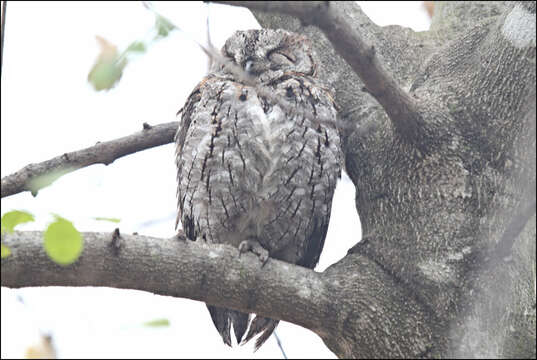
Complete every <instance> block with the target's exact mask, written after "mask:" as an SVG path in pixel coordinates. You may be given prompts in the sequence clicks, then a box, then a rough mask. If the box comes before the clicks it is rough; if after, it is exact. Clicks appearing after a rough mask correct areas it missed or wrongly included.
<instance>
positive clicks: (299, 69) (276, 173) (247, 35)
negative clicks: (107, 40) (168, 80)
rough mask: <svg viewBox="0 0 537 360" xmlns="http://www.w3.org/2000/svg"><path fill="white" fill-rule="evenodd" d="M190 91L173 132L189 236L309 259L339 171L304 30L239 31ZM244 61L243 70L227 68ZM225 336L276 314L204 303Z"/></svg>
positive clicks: (263, 254) (259, 325)
mask: <svg viewBox="0 0 537 360" xmlns="http://www.w3.org/2000/svg"><path fill="white" fill-rule="evenodd" d="M222 55H223V56H224V57H225V59H227V62H228V63H227V64H226V63H222V62H219V63H217V64H216V65H215V67H214V68H213V71H212V72H211V73H210V74H209V75H208V76H207V77H206V78H205V79H204V80H203V81H202V82H201V83H200V84H199V85H198V86H197V87H196V88H195V89H194V91H193V92H192V93H191V94H190V96H189V98H188V100H187V102H186V104H185V106H184V108H183V111H182V118H181V125H180V127H179V130H178V132H177V135H176V149H177V167H178V173H177V178H178V208H179V211H178V219H177V221H179V220H181V222H182V224H183V229H184V231H185V233H186V236H187V237H188V238H189V239H191V240H196V239H203V240H205V241H207V242H210V243H223V244H229V245H232V246H235V247H237V248H239V249H240V251H241V252H242V251H245V250H252V251H253V252H254V253H257V254H258V255H259V257H260V259H261V260H262V261H263V262H264V261H266V259H267V255H268V257H270V258H274V259H279V260H283V261H286V262H289V263H293V264H298V265H301V266H305V267H308V268H313V267H315V265H316V264H317V262H318V261H319V256H320V254H321V250H322V248H323V244H324V239H325V236H326V230H327V228H328V221H329V218H330V209H331V203H332V196H333V193H334V188H335V186H336V181H337V179H338V177H339V175H340V172H341V170H340V150H339V137H338V133H337V129H336V110H335V105H334V102H333V99H332V97H331V96H330V92H329V91H328V90H327V89H325V88H323V87H322V86H321V85H320V83H319V81H318V80H317V79H316V77H315V67H316V65H315V61H316V60H315V55H314V54H313V51H312V48H311V45H310V43H309V40H307V39H306V38H305V37H303V36H301V35H298V34H294V33H289V32H286V31H283V30H250V31H238V32H236V33H235V34H234V35H233V36H232V37H231V38H230V39H228V40H227V42H226V44H225V46H224V48H223V50H222ZM230 63H231V64H235V69H237V68H240V69H243V70H242V71H243V75H246V76H241V74H240V73H239V74H238V73H237V71H236V70H230V69H231V68H232V67H231V66H230V65H229V64H230ZM208 308H209V311H210V313H211V317H212V319H213V322H214V324H215V326H216V328H217V330H218V331H219V333H220V335H221V336H222V339H223V340H224V342H225V343H226V344H228V345H231V337H230V326H231V324H233V328H234V332H235V336H236V339H237V342H238V343H240V342H241V340H242V342H243V343H244V342H246V341H248V340H250V339H251V338H252V337H254V336H255V335H257V334H260V333H261V336H260V337H259V338H258V340H257V341H256V349H257V348H258V347H259V346H261V344H263V342H264V341H265V340H266V339H267V338H268V337H269V336H270V335H271V334H272V332H273V330H274V328H275V327H276V325H277V324H278V320H273V319H269V318H264V317H259V316H256V317H255V318H254V319H253V320H252V321H251V323H250V326H249V330H248V333H247V334H246V336H244V334H245V332H246V330H247V328H248V322H249V314H245V313H241V312H239V311H234V310H229V309H225V308H219V307H215V306H210V305H208Z"/></svg>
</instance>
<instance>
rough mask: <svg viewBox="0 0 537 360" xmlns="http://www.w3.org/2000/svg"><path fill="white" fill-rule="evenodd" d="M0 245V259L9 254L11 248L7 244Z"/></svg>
mask: <svg viewBox="0 0 537 360" xmlns="http://www.w3.org/2000/svg"><path fill="white" fill-rule="evenodd" d="M0 245H2V259H4V258H7V257H8V256H9V255H11V249H10V248H9V247H8V246H7V245H4V244H0Z"/></svg>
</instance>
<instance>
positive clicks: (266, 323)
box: [242, 315, 280, 351]
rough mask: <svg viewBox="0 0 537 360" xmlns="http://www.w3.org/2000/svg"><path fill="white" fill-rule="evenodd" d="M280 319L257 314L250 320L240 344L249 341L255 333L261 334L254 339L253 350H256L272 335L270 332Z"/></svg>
mask: <svg viewBox="0 0 537 360" xmlns="http://www.w3.org/2000/svg"><path fill="white" fill-rule="evenodd" d="M279 322H280V321H279V320H273V319H270V318H266V317H260V316H257V315H256V317H255V318H254V319H253V320H252V323H251V324H250V330H248V334H246V337H245V338H244V340H242V344H245V343H246V342H248V341H250V339H251V338H253V337H254V336H256V335H257V334H261V336H259V337H258V338H257V340H256V341H255V350H254V351H257V350H258V349H259V348H260V347H261V345H263V344H264V343H265V341H267V339H268V338H269V337H270V335H272V332H273V331H274V329H276V326H277V325H278V323H279Z"/></svg>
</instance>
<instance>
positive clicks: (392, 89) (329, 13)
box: [217, 1, 423, 144]
mask: <svg viewBox="0 0 537 360" xmlns="http://www.w3.org/2000/svg"><path fill="white" fill-rule="evenodd" d="M217 2H218V3H222V4H228V5H234V6H244V7H247V8H248V9H250V10H258V11H264V12H270V13H279V14H286V15H291V16H295V17H297V18H298V19H300V21H301V22H302V23H304V24H306V25H310V24H311V25H315V26H317V27H318V28H319V29H321V30H322V31H323V32H324V34H325V35H326V37H327V38H328V40H330V42H331V43H332V45H333V47H334V49H335V50H336V51H337V52H338V53H339V55H341V57H343V58H344V59H345V61H346V62H347V63H348V64H349V65H350V66H351V68H352V69H353V70H354V72H355V73H356V74H358V76H359V77H360V79H361V80H362V81H363V82H364V84H365V86H366V88H367V90H368V92H369V93H370V94H371V95H372V96H373V97H374V98H375V99H376V100H377V101H378V102H379V103H380V105H381V106H382V107H383V108H384V110H385V111H386V113H387V114H388V116H389V118H390V120H391V121H392V123H393V124H394V126H395V128H396V129H397V130H398V131H399V133H400V134H401V135H403V136H404V137H405V138H406V139H409V140H411V141H412V142H413V143H414V144H419V142H418V141H417V140H418V139H419V137H420V129H419V127H420V126H421V123H422V122H423V119H422V118H421V115H420V113H419V111H418V106H417V104H416V102H415V101H414V99H412V98H411V97H410V95H409V94H408V93H407V92H406V91H405V90H403V88H402V87H401V86H399V84H398V83H397V81H396V80H395V79H394V78H393V76H392V75H391V74H390V73H389V72H388V71H386V69H385V68H384V67H383V66H382V64H381V63H380V61H379V57H378V56H377V55H376V49H375V46H374V45H372V44H369V43H368V41H367V40H366V39H365V37H364V36H362V35H361V34H360V32H359V31H357V28H358V26H359V24H355V23H354V22H353V21H352V19H351V18H350V17H349V16H348V15H347V14H346V13H345V12H343V11H341V9H340V8H339V7H337V6H333V5H330V3H329V2H326V1H312V2H299V1H274V2H271V1H217Z"/></svg>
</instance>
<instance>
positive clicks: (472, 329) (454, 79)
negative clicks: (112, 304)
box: [1, 2, 536, 358]
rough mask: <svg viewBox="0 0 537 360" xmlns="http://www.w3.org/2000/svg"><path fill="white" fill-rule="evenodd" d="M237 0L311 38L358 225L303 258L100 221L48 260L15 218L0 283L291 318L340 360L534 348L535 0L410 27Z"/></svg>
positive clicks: (312, 7)
mask: <svg viewBox="0 0 537 360" xmlns="http://www.w3.org/2000/svg"><path fill="white" fill-rule="evenodd" d="M239 3H240V5H243V6H247V7H249V8H250V9H252V11H253V12H254V15H255V16H256V17H257V19H258V20H259V22H260V23H261V25H262V26H263V27H266V28H275V29H278V28H281V29H286V30H290V31H294V32H297V33H301V34H305V35H307V36H308V37H310V38H311V39H313V40H314V41H313V44H314V47H315V51H316V52H317V53H318V55H319V57H320V59H321V64H320V66H319V69H318V71H319V76H320V77H321V78H322V79H323V81H324V82H325V83H327V84H328V85H330V86H331V87H333V88H334V89H335V90H336V99H335V100H336V102H337V105H338V107H339V109H338V110H339V119H338V127H339V131H340V135H341V140H342V148H343V149H342V150H343V153H344V156H345V167H346V171H347V173H348V174H349V176H350V177H351V179H352V181H353V182H354V184H355V186H356V208H357V211H358V214H359V216H360V219H361V223H362V230H363V238H362V240H361V241H360V242H358V240H360V239H356V241H357V244H356V245H355V246H354V247H353V248H351V249H350V250H349V252H348V255H347V256H346V257H345V258H343V259H342V260H341V261H339V262H338V263H336V264H333V265H332V266H331V267H329V268H328V269H326V270H325V271H324V272H322V273H316V272H314V271H312V270H310V269H306V268H303V267H300V266H296V265H292V264H289V263H284V262H281V261H278V260H274V259H271V261H269V262H268V263H267V264H266V265H265V267H263V268H260V266H259V261H258V259H257V258H255V256H254V255H252V254H245V255H244V256H243V257H241V258H240V260H239V259H237V257H238V251H237V249H235V248H233V247H230V246H225V245H217V244H213V245H209V244H203V243H198V242H190V241H186V240H185V239H184V238H182V239H181V238H180V237H178V238H177V239H155V238H149V237H144V236H126V235H122V236H121V240H120V242H119V243H117V240H111V239H112V235H111V234H100V233H85V234H84V238H85V245H84V251H83V253H82V255H81V257H80V259H79V260H78V261H77V262H76V263H75V264H74V265H72V266H70V267H60V266H59V265H56V264H54V263H52V261H50V260H49V259H48V258H47V257H46V255H45V253H44V251H43V247H42V245H41V235H42V234H41V233H39V232H15V233H13V234H10V235H7V236H5V237H4V238H3V242H4V243H5V244H6V245H8V246H9V247H10V249H11V250H12V255H11V256H10V257H8V258H6V259H2V263H1V264H2V265H1V266H2V286H10V287H22V286H52V285H55V286H58V285H63V286H110V287H117V288H128V289H140V290H145V291H151V292H153V293H157V294H164V295H170V296H179V297H188V298H191V299H195V300H200V301H204V302H206V303H208V304H211V305H217V306H221V307H226V308H229V309H234V310H239V311H241V312H246V313H256V314H260V315H262V316H266V317H270V318H272V319H281V320H286V321H290V322H293V323H296V324H298V325H301V326H303V327H306V328H308V329H310V330H312V331H314V332H315V333H316V334H318V335H319V336H320V337H321V338H322V339H323V341H324V342H325V344H326V345H327V346H328V348H330V350H332V351H333V352H334V353H335V354H336V355H337V356H339V357H341V358H371V357H376V358H383V357H389V358H393V357H406V358H424V357H425V358H430V357H435V358H436V357H507V358H535V357H536V346H535V342H536V337H535V275H536V265H535V250H536V249H535V242H536V240H535V238H536V227H535V170H536V166H535V160H536V151H535V146H536V144H535V138H536V135H535V131H536V126H535V122H536V121H535V118H536V90H535V86H536V70H535V58H536V56H535V55H536V48H535V7H536V6H535V2H525V3H522V2H512V3H502V2H446V3H436V5H435V14H434V18H433V21H432V25H431V29H430V30H429V31H426V32H414V31H412V30H410V29H408V28H403V27H400V26H386V27H379V26H377V25H375V24H374V23H373V22H372V21H371V20H369V19H368V18H367V17H366V16H365V14H364V13H363V12H362V11H361V9H360V7H359V6H358V5H356V4H355V3H352V2H334V3H325V2H318V3H297V2H289V3H283V2H274V3H257V2H239ZM235 4H238V3H235ZM306 8H307V9H308V11H304V9H306ZM259 9H263V10H264V11H265V12H262V11H261V10H259ZM282 14H291V15H293V16H296V17H292V16H290V15H282ZM298 18H299V19H300V20H298ZM320 29H321V30H320ZM348 44H355V46H354V45H353V46H348ZM368 66H369V67H368ZM368 70H370V71H368ZM357 74H358V75H357ZM112 244H114V245H112ZM118 244H119V245H118ZM221 269H226V271H221Z"/></svg>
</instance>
